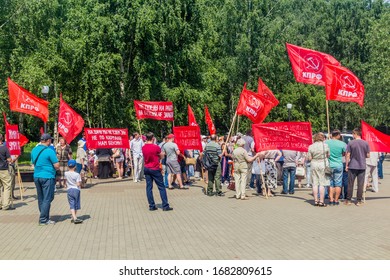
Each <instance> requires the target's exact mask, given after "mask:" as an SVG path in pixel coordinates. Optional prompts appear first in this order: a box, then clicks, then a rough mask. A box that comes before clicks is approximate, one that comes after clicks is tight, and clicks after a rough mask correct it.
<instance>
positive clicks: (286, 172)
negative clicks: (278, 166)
mask: <svg viewBox="0 0 390 280" xmlns="http://www.w3.org/2000/svg"><path fill="white" fill-rule="evenodd" d="M295 170H296V167H294V166H292V167H284V168H283V192H285V193H287V186H289V188H288V192H289V193H291V194H292V193H294V187H295ZM289 174H290V184H288V175H289Z"/></svg>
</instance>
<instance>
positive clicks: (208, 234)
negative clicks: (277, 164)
mask: <svg viewBox="0 0 390 280" xmlns="http://www.w3.org/2000/svg"><path fill="white" fill-rule="evenodd" d="M384 176H385V179H383V180H380V185H379V193H372V192H367V199H366V204H365V205H364V206H362V207H357V206H355V205H352V206H344V205H340V206H332V207H329V206H328V207H326V208H319V207H314V206H313V205H312V204H313V200H312V197H311V195H310V193H311V190H310V189H297V190H296V192H295V195H278V196H276V197H272V198H269V199H268V200H267V199H265V198H263V197H256V196H254V195H253V193H254V191H248V192H247V194H249V196H250V199H249V200H248V201H241V200H236V199H234V198H232V197H233V196H234V192H232V191H229V190H226V189H225V188H224V191H226V196H225V197H207V196H205V195H204V194H203V193H202V187H203V184H204V183H203V182H202V181H199V182H196V183H195V185H193V186H191V187H190V189H189V190H178V189H175V190H167V192H168V198H169V202H170V204H171V206H172V207H173V208H174V210H173V211H169V212H164V211H162V209H161V204H160V203H161V200H160V197H159V194H158V192H157V190H156V187H155V188H154V195H155V200H156V203H158V207H159V209H158V211H154V212H150V211H149V210H148V205H147V200H146V195H145V183H144V182H141V183H133V181H132V180H131V179H124V180H115V179H110V180H97V179H94V180H93V184H92V186H90V187H89V188H86V189H83V190H82V194H81V206H82V209H81V211H80V217H81V218H82V219H84V223H83V224H80V225H74V224H71V223H70V213H69V209H68V203H67V197H66V191H65V190H58V191H57V193H56V195H55V199H54V201H53V203H52V208H51V215H52V219H53V220H55V221H56V222H57V223H56V224H55V225H53V226H38V207H37V200H36V192H35V188H34V184H33V183H30V182H26V183H24V185H25V186H26V187H27V191H26V196H25V199H24V201H20V200H16V201H15V203H14V206H15V207H16V210H14V211H0V228H1V232H2V242H1V243H0V259H3V260H5V259H11V260H19V259H27V260H34V259H38V260H46V259H54V260H72V259H75V260H100V259H110V260H111V259H113V260H120V259H139V260H154V259H167V260H172V259H184V260H186V259H187V260H191V259H195V260H208V259H231V260H234V259H270V260H274V259H281V260H286V259H287V260H289V259H292V260H301V259H326V260H332V259H369V260H371V259H390V187H389V186H390V161H389V160H387V161H385V163H384ZM280 191H281V189H280V187H279V188H278V190H277V192H278V193H279V192H280ZM16 194H17V195H19V191H16ZM354 195H355V196H356V191H355V194H354Z"/></svg>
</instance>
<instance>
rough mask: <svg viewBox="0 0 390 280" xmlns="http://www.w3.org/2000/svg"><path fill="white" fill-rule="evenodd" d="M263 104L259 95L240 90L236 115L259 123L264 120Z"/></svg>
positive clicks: (244, 89) (245, 89)
mask: <svg viewBox="0 0 390 280" xmlns="http://www.w3.org/2000/svg"><path fill="white" fill-rule="evenodd" d="M263 110H264V104H263V102H262V101H261V98H260V96H259V95H257V94H256V93H255V92H253V91H250V90H248V89H247V88H246V83H245V84H244V88H243V89H242V92H241V95H240V100H239V101H238V105H237V114H238V115H244V116H247V117H248V118H249V119H250V120H251V121H252V122H253V123H259V122H261V121H263V120H264V119H265V117H266V116H265V117H264V114H263Z"/></svg>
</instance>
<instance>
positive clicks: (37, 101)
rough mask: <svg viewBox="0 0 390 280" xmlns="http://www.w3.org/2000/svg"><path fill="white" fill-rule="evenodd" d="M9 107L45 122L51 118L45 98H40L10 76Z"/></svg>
mask: <svg viewBox="0 0 390 280" xmlns="http://www.w3.org/2000/svg"><path fill="white" fill-rule="evenodd" d="M8 92H9V107H10V109H11V111H16V112H21V113H25V114H29V115H33V116H36V117H38V118H41V119H42V120H43V121H44V122H47V120H48V119H49V107H48V104H49V102H47V101H46V100H44V99H41V98H38V97H37V96H35V95H34V94H32V93H30V92H29V91H28V90H26V89H24V88H22V87H21V86H19V85H17V84H16V83H15V82H13V81H12V80H11V79H10V78H8Z"/></svg>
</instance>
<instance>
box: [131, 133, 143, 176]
mask: <svg viewBox="0 0 390 280" xmlns="http://www.w3.org/2000/svg"><path fill="white" fill-rule="evenodd" d="M133 136H134V139H133V140H131V141H130V150H131V153H132V157H133V167H134V182H139V181H141V170H142V166H143V163H144V157H143V155H142V147H143V146H144V141H142V138H141V136H140V135H139V134H138V133H137V132H135V133H134V134H133Z"/></svg>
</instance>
